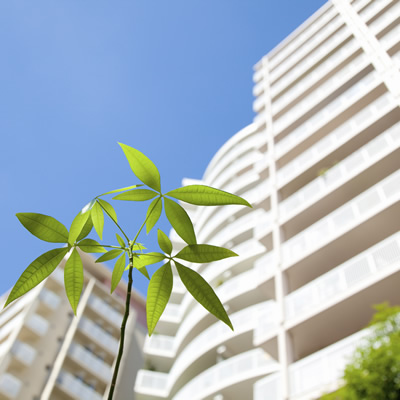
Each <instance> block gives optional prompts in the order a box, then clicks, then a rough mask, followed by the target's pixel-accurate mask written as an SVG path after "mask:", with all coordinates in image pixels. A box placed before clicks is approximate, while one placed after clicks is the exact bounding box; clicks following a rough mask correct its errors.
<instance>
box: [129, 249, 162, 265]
mask: <svg viewBox="0 0 400 400" xmlns="http://www.w3.org/2000/svg"><path fill="white" fill-rule="evenodd" d="M134 260H138V261H136V265H140V266H141V267H147V266H148V265H152V264H156V263H158V262H160V261H162V260H165V254H162V253H157V252H152V253H146V254H138V255H137V257H135V258H134Z"/></svg>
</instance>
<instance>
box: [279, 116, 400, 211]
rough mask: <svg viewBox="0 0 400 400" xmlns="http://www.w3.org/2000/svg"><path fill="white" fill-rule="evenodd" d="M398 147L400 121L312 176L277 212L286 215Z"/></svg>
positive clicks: (302, 207)
mask: <svg viewBox="0 0 400 400" xmlns="http://www.w3.org/2000/svg"><path fill="white" fill-rule="evenodd" d="M399 147H400V122H398V123H397V124H395V125H393V126H392V127H390V128H389V129H387V130H386V131H385V132H384V133H382V134H381V135H379V136H378V137H376V138H375V139H373V140H371V141H370V142H369V143H367V144H366V145H365V146H363V147H361V148H360V149H359V150H357V151H356V152H354V153H352V154H351V155H350V156H349V157H347V158H345V159H344V160H342V161H341V162H340V163H338V164H337V165H335V166H334V167H332V168H330V169H329V170H328V171H327V172H326V173H325V174H324V175H323V176H320V177H319V178H317V179H314V180H313V181H311V182H310V183H308V184H307V185H305V186H303V187H302V188H301V189H300V190H298V191H297V192H295V193H294V194H293V195H292V196H290V197H289V198H287V199H286V200H285V201H283V202H282V203H281V204H280V205H279V208H280V210H279V211H280V215H282V216H283V219H287V218H288V217H290V216H292V215H296V214H297V213H298V212H299V210H301V209H304V208H306V207H308V206H310V205H311V204H313V203H314V202H315V201H316V200H317V199H318V198H320V197H322V196H323V195H325V194H327V193H328V192H329V191H332V190H334V189H335V188H337V187H339V186H341V185H342V184H343V183H344V182H346V181H349V180H350V179H351V178H352V177H354V176H356V175H357V174H358V173H360V172H362V171H364V170H366V169H367V168H369V167H370V166H371V165H373V164H374V163H377V162H378V161H379V160H382V159H384V158H385V157H386V156H388V155H389V154H390V153H392V152H394V151H395V150H397V149H398V148H399Z"/></svg>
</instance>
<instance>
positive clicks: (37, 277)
mask: <svg viewBox="0 0 400 400" xmlns="http://www.w3.org/2000/svg"><path fill="white" fill-rule="evenodd" d="M67 253H68V248H66V247H63V248H62V249H54V250H50V251H48V252H46V253H44V254H42V255H41V256H39V257H38V258H37V259H36V260H34V261H33V262H32V263H31V264H29V266H28V267H27V268H26V269H25V271H24V272H23V273H22V275H21V276H20V277H19V279H18V281H17V283H16V284H15V285H14V287H13V288H12V290H11V292H10V294H9V295H8V298H7V301H6V303H5V305H4V307H6V306H7V305H8V304H10V303H11V302H12V301H14V300H16V299H18V297H21V296H22V295H24V294H25V293H27V292H29V291H30V290H31V289H33V288H34V287H35V286H36V285H38V284H39V283H40V282H42V281H43V279H45V278H47V277H48V276H49V275H50V274H51V273H52V272H53V271H54V270H55V269H56V268H57V265H58V264H60V262H61V261H62V259H63V258H64V257H65V255H66V254H67Z"/></svg>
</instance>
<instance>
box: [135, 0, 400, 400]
mask: <svg viewBox="0 0 400 400" xmlns="http://www.w3.org/2000/svg"><path fill="white" fill-rule="evenodd" d="M399 22H400V2H399V1H393V0H387V1H385V0H380V1H377V0H375V1H368V0H354V1H350V0H332V1H331V2H328V3H326V4H325V5H324V6H323V7H322V8H321V9H320V10H319V11H318V12H317V13H315V14H314V15H313V16H312V17H311V18H310V19H309V20H307V21H306V22H305V23H304V24H303V25H301V26H300V27H299V28H298V29H297V30H296V31H295V32H294V33H293V34H291V35H290V36H289V37H288V38H287V39H286V40H285V41H284V42H282V43H281V44H280V45H279V46H278V47H277V48H275V49H274V50H273V51H271V52H270V53H269V54H268V55H266V56H265V57H263V59H262V60H261V61H260V62H259V63H258V64H257V65H256V66H255V73H254V81H255V86H254V95H255V97H256V100H255V102H254V106H253V107H254V111H255V112H256V113H257V114H256V117H255V119H254V122H253V123H252V124H250V125H249V126H247V127H246V128H244V129H243V130H242V131H240V132H239V133H237V134H236V135H235V136H233V137H232V138H231V139H230V140H229V141H228V142H227V143H226V144H225V145H224V146H223V147H222V148H221V149H220V150H219V151H218V152H217V154H216V155H215V156H214V158H213V159H212V161H211V162H210V164H209V166H208V168H207V170H206V172H205V174H204V177H203V179H202V181H201V183H202V184H205V185H210V186H214V187H218V188H220V189H222V190H226V191H229V192H232V193H235V194H238V195H240V196H243V197H244V198H246V199H247V200H248V201H249V202H251V203H252V204H253V209H248V208H244V207H239V206H229V207H222V208H219V207H209V208H206V207H204V208H198V209H197V208H195V207H194V206H190V205H189V206H188V205H185V207H186V209H187V210H188V212H189V213H190V214H191V216H193V220H194V226H195V230H196V232H197V237H198V241H199V243H210V244H215V245H218V246H225V247H228V248H231V249H233V250H234V251H235V252H237V253H238V254H240V257H237V258H234V259H227V260H224V261H220V262H218V263H214V264H210V265H207V264H206V265H201V266H198V265H191V267H192V268H194V269H196V270H197V271H199V272H201V273H202V275H203V276H204V278H205V279H206V280H207V281H208V282H210V283H211V284H212V286H213V287H214V288H215V290H216V292H217V294H218V296H219V297H220V299H221V301H222V302H223V304H224V306H225V307H226V309H227V311H228V313H229V315H230V317H231V320H232V322H233V325H234V327H235V331H234V332H232V331H230V329H229V328H227V327H226V326H225V325H223V324H222V323H220V322H218V321H217V320H216V319H215V318H214V317H213V316H212V315H209V314H208V312H207V311H205V310H204V309H202V307H201V306H200V305H198V304H196V302H195V301H194V300H193V299H192V297H191V295H190V294H188V293H186V291H185V290H184V288H183V287H182V286H181V284H180V283H179V281H178V280H176V281H175V282H174V288H173V294H172V297H171V304H169V305H168V306H167V308H166V310H165V312H164V315H163V316H162V318H161V320H160V322H159V324H158V325H157V327H156V331H157V332H156V334H154V335H153V336H152V337H151V338H148V339H147V340H146V343H145V348H144V351H145V357H146V360H147V363H146V369H145V370H141V371H139V373H138V378H137V381H136V386H135V391H136V395H137V398H138V399H139V400H150V399H151V400H155V399H174V400H187V399H191V400H210V399H213V400H236V399H246V400H247V399H255V400H289V399H290V400H306V399H308V400H309V399H315V398H318V397H319V396H320V395H321V394H322V393H324V392H329V391H332V390H335V388H337V387H338V384H340V376H341V373H342V371H343V368H344V365H345V363H346V360H347V357H348V356H349V355H350V354H351V353H352V351H353V350H354V349H355V347H356V346H357V344H359V343H360V340H361V339H362V337H364V336H365V335H366V334H368V332H367V331H365V330H363V327H364V326H365V325H366V324H367V323H368V321H369V319H370V317H371V316H372V314H373V309H372V305H373V304H377V303H380V302H383V301H389V302H391V303H393V304H399V303H400V292H399V291H398V288H399V287H400V232H399V228H400V220H399V217H398V216H399V215H400V202H399V200H400V109H399V106H400V71H399V66H400V24H399ZM192 182H193V181H191V180H187V181H186V182H184V183H186V184H190V183H192ZM171 238H172V239H173V241H174V242H175V245H176V247H179V245H181V244H180V242H179V238H177V236H176V235H174V234H173V233H172V234H171Z"/></svg>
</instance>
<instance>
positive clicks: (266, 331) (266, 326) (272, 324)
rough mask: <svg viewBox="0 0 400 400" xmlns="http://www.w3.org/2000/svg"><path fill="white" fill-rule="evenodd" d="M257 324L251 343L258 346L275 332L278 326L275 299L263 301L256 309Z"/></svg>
mask: <svg viewBox="0 0 400 400" xmlns="http://www.w3.org/2000/svg"><path fill="white" fill-rule="evenodd" d="M257 321H258V322H257V324H256V326H255V328H254V335H253V343H254V345H255V346H259V345H260V344H261V343H263V342H265V341H266V340H269V339H271V338H272V337H274V336H275V335H276V334H277V329H278V327H279V320H278V306H277V304H276V302H275V301H273V300H270V301H267V302H265V304H264V307H260V308H259V310H258V317H257Z"/></svg>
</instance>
